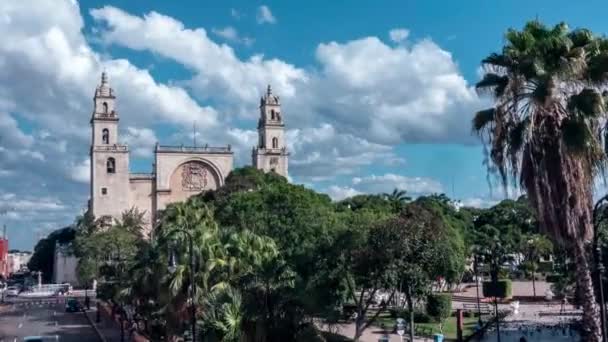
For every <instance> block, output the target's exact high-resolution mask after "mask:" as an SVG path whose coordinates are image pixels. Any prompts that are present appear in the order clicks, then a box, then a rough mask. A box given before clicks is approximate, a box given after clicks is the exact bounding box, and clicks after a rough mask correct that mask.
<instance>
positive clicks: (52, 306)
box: [0, 298, 99, 342]
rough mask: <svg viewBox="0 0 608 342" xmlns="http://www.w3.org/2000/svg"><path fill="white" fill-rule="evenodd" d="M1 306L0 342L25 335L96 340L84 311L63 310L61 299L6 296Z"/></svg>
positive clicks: (19, 338)
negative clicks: (12, 297) (9, 297)
mask: <svg viewBox="0 0 608 342" xmlns="http://www.w3.org/2000/svg"><path fill="white" fill-rule="evenodd" d="M7 302H8V303H6V304H3V305H2V306H0V342H17V341H22V340H23V338H24V337H26V336H32V335H35V336H45V337H47V336H48V337H52V338H54V339H50V340H51V341H52V340H57V341H62V342H70V341H74V342H76V341H78V342H82V341H99V337H98V336H97V334H96V333H95V330H94V329H93V327H91V325H90V324H89V321H88V320H87V319H86V317H85V316H84V313H82V312H77V313H66V312H65V303H64V299H63V298H60V299H59V300H58V299H57V298H36V299H17V298H15V299H8V300H7Z"/></svg>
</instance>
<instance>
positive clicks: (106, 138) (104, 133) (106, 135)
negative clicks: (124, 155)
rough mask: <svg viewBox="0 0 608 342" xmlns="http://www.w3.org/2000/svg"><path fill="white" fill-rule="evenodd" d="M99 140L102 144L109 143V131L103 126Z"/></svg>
mask: <svg viewBox="0 0 608 342" xmlns="http://www.w3.org/2000/svg"><path fill="white" fill-rule="evenodd" d="M101 141H102V142H103V144H104V145H108V144H109V143H110V131H109V130H108V129H107V128H104V129H103V130H102V131H101Z"/></svg>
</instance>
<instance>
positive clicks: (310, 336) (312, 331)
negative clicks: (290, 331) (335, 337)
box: [296, 325, 327, 342]
mask: <svg viewBox="0 0 608 342" xmlns="http://www.w3.org/2000/svg"><path fill="white" fill-rule="evenodd" d="M326 341H327V340H326V339H325V337H323V335H322V334H321V332H320V331H319V330H317V328H315V327H314V326H311V325H309V326H306V327H304V328H303V329H301V330H300V331H298V333H297V334H296V342H326Z"/></svg>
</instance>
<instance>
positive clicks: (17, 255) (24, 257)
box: [8, 251, 32, 274]
mask: <svg viewBox="0 0 608 342" xmlns="http://www.w3.org/2000/svg"><path fill="white" fill-rule="evenodd" d="M31 257H32V253H31V252H21V251H9V252H8V273H9V274H11V273H16V272H18V271H19V270H21V269H23V268H25V267H27V263H28V262H29V261H30V258H31Z"/></svg>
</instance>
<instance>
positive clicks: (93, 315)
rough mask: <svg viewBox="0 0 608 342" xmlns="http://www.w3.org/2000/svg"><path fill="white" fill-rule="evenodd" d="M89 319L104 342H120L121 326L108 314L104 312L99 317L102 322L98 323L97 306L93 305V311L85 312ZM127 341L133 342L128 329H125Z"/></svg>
mask: <svg viewBox="0 0 608 342" xmlns="http://www.w3.org/2000/svg"><path fill="white" fill-rule="evenodd" d="M85 314H86V315H87V317H88V319H89V320H90V322H91V324H93V327H94V328H95V329H96V330H97V332H98V334H99V335H100V337H101V340H102V341H103V342H120V324H119V323H118V322H116V321H114V320H112V318H111V317H110V316H109V314H108V313H107V312H104V309H103V308H102V312H101V314H100V315H99V316H100V317H99V318H100V321H99V323H97V322H96V319H97V306H96V305H91V309H90V310H87V311H86V312H85ZM124 337H125V339H124V340H125V341H126V342H131V338H130V336H129V331H128V329H126V328H125V335H124Z"/></svg>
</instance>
